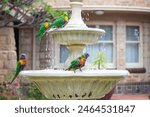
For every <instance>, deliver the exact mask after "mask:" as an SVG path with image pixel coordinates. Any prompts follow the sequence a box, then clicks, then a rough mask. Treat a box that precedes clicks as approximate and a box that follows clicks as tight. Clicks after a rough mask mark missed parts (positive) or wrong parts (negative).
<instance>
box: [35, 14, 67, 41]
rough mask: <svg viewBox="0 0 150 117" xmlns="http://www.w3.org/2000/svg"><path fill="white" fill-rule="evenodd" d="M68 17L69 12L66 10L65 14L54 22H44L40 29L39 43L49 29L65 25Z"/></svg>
mask: <svg viewBox="0 0 150 117" xmlns="http://www.w3.org/2000/svg"><path fill="white" fill-rule="evenodd" d="M68 19H69V16H68V12H64V13H63V15H62V16H60V17H59V18H57V19H56V20H54V21H53V23H52V24H50V23H49V22H45V23H43V24H42V25H41V27H40V29H39V31H38V37H39V43H40V42H41V40H42V37H43V35H44V34H45V33H46V32H47V30H49V29H51V28H59V27H62V26H64V25H65V24H66V23H67V22H68Z"/></svg>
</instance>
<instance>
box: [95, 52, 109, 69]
mask: <svg viewBox="0 0 150 117" xmlns="http://www.w3.org/2000/svg"><path fill="white" fill-rule="evenodd" d="M94 65H95V66H98V69H101V68H106V66H107V59H106V56H105V54H104V53H103V52H101V51H100V52H99V53H98V56H97V58H96V60H95V61H94Z"/></svg>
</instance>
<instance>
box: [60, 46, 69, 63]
mask: <svg viewBox="0 0 150 117" xmlns="http://www.w3.org/2000/svg"><path fill="white" fill-rule="evenodd" d="M68 54H69V50H68V49H67V48H66V46H64V45H60V63H65V61H66V60H67V58H68Z"/></svg>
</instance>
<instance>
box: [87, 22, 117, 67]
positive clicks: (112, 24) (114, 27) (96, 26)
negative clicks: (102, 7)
mask: <svg viewBox="0 0 150 117" xmlns="http://www.w3.org/2000/svg"><path fill="white" fill-rule="evenodd" d="M87 25H94V26H95V28H99V27H100V26H101V25H102V26H110V25H111V26H112V30H113V31H112V34H113V36H112V41H98V43H112V44H113V61H112V63H107V67H106V68H107V69H109V68H110V69H114V68H116V66H117V65H116V58H117V55H116V51H117V50H116V26H115V23H113V22H96V23H88V24H87ZM87 66H88V68H91V69H96V68H97V67H96V66H93V65H92V64H91V63H88V62H87Z"/></svg>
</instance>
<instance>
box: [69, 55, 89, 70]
mask: <svg viewBox="0 0 150 117" xmlns="http://www.w3.org/2000/svg"><path fill="white" fill-rule="evenodd" d="M88 57H89V54H88V53H84V54H82V55H81V56H80V57H78V58H77V59H75V60H73V61H72V62H71V65H70V66H69V68H67V69H66V70H69V71H70V70H73V71H74V72H75V71H76V70H77V69H79V70H80V71H82V70H81V68H82V67H84V66H85V62H86V59H87V58H88Z"/></svg>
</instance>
